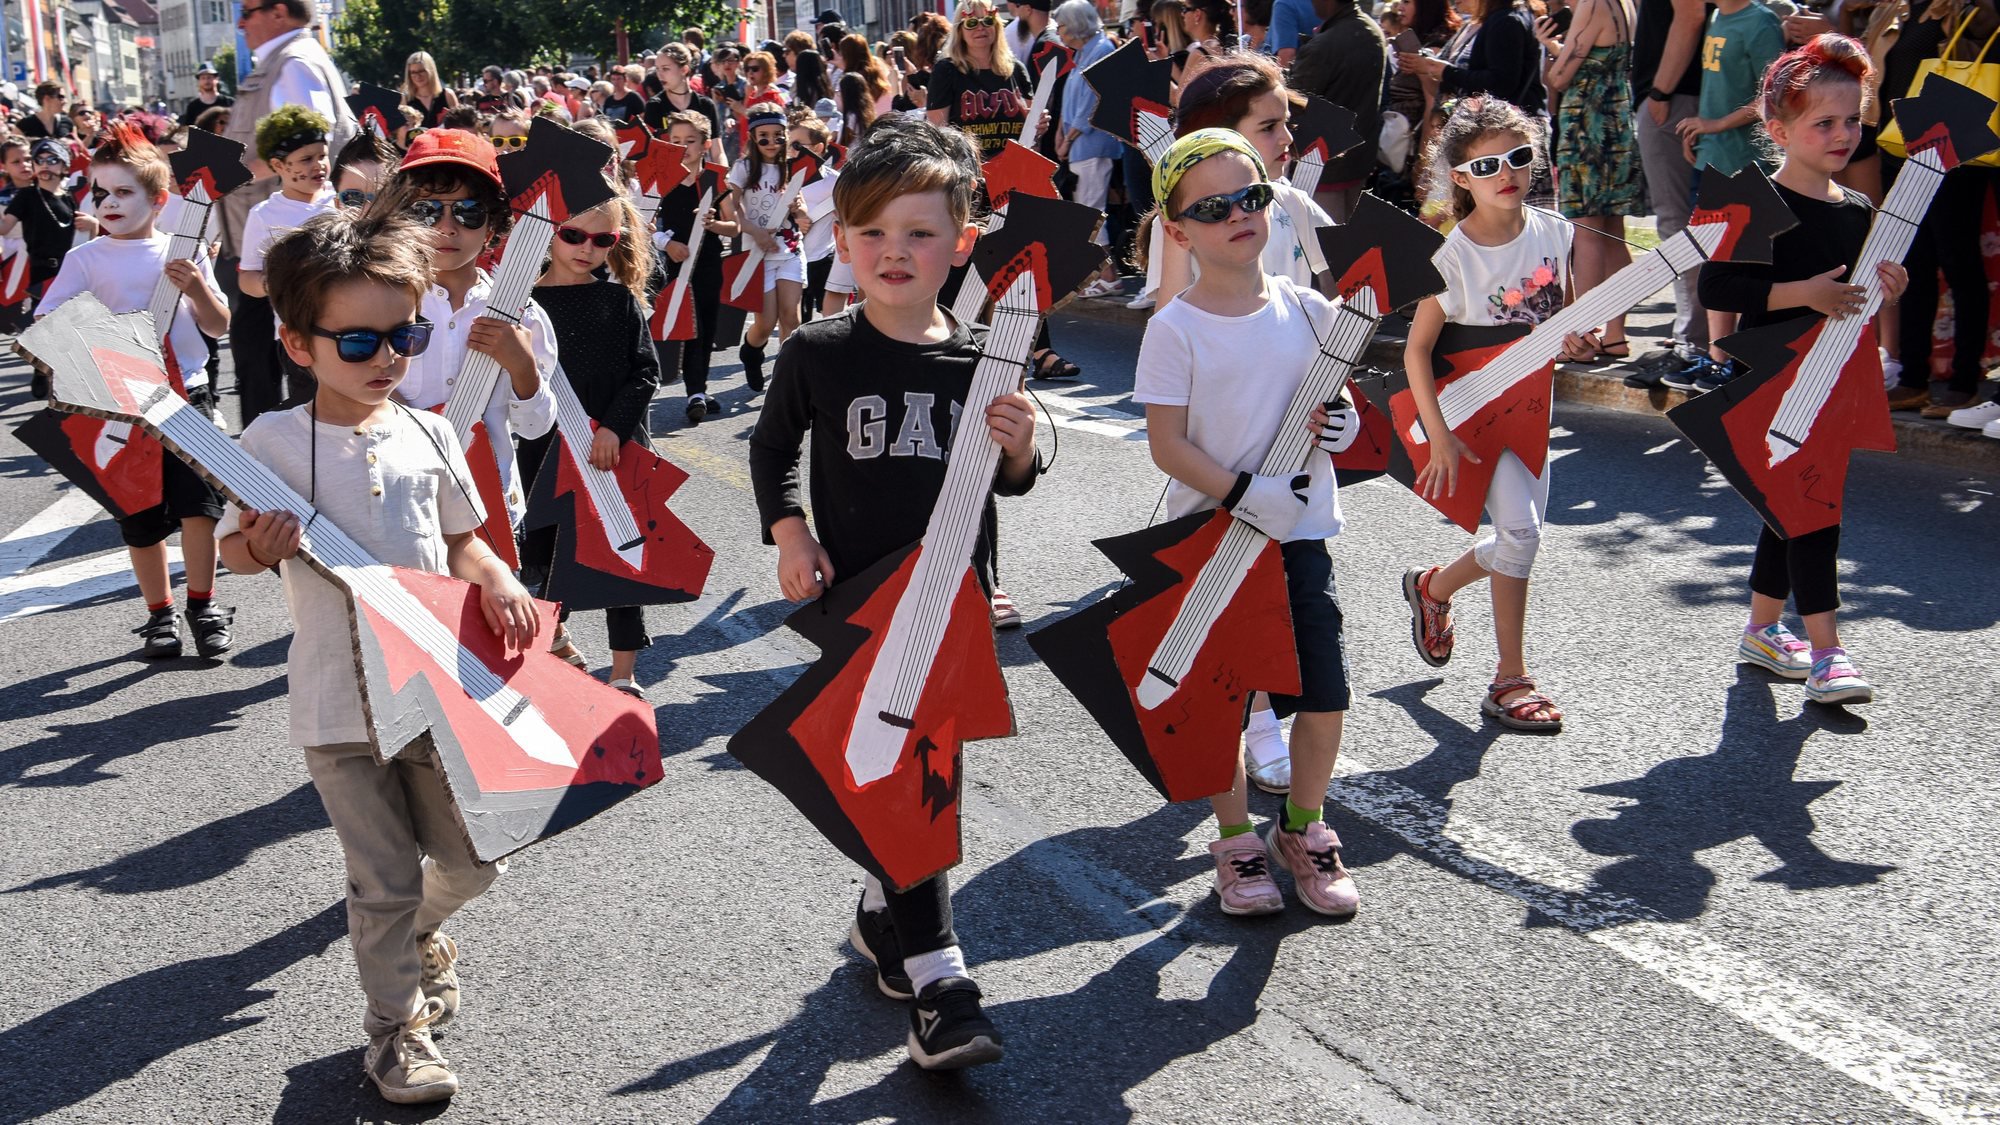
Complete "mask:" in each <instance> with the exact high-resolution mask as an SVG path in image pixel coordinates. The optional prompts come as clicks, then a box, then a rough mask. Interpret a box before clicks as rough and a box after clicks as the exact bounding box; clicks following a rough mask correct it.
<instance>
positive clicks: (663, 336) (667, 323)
mask: <svg viewBox="0 0 2000 1125" xmlns="http://www.w3.org/2000/svg"><path fill="white" fill-rule="evenodd" d="M728 177H729V169H727V168H725V167H723V166H722V165H720V164H711V163H708V162H707V161H704V162H703V163H702V166H701V172H700V173H699V174H698V175H697V176H696V178H695V183H696V185H697V186H699V187H700V189H701V200H700V201H699V202H697V203H696V204H695V205H694V229H693V230H691V231H689V232H688V235H687V248H688V252H687V257H686V258H685V259H684V260H683V261H682V262H681V269H680V273H679V274H678V275H676V276H675V278H674V281H673V284H671V285H669V286H667V287H666V288H665V289H662V290H660V292H659V294H658V295H657V296H655V297H654V298H653V339H655V340H692V339H694V329H695V324H694V317H695V313H694V306H693V305H692V304H690V303H688V286H689V284H691V283H692V282H693V281H694V271H695V263H696V262H698V261H699V260H700V259H701V246H702V243H703V242H705V241H707V239H708V213H709V212H710V211H713V210H714V209H715V206H716V202H717V201H718V200H720V199H721V198H722V197H723V196H725V195H728V194H729V193H730V191H731V190H733V189H731V188H730V186H729V178H728ZM758 300H759V301H760V302H761V301H762V300H763V293H762V291H761V290H760V291H759V292H758Z"/></svg>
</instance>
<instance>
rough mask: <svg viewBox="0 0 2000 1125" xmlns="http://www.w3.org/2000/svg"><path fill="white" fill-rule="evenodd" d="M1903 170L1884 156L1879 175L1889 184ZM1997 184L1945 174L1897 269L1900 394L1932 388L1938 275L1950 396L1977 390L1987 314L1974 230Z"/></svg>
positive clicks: (1999, 176)
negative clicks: (1947, 314) (1901, 284)
mask: <svg viewBox="0 0 2000 1125" xmlns="http://www.w3.org/2000/svg"><path fill="white" fill-rule="evenodd" d="M1901 166H1902V161H1899V160H1896V159H1894V158H1892V157H1890V156H1888V155H1887V154H1884V156H1883V157H1882V170H1883V172H1884V174H1885V175H1886V176H1889V177H1891V179H1892V182H1893V177H1894V174H1895V172H1896V171H1900V169H1901ZM1996 182H2000V173H1996V172H1995V171H1994V170H1992V169H1988V168H1972V167H1966V166H1961V167H1958V168H1954V169H1952V170H1951V171H1950V172H1949V173H1946V175H1945V178H1944V183H1942V184H1940V185H1939V186H1938V193H1937V198H1936V199H1934V200H1932V201H1931V209H1930V211H1929V212H1928V213H1927V214H1926V215H1925V216H1924V224H1923V227H1922V228H1921V229H1919V230H1918V231H1917V236H1916V239H1915V240H1914V241H1912V242H1911V244H1910V253H1909V255H1908V257H1906V258H1905V259H1904V261H1903V264H1904V267H1905V268H1907V269H1908V270H1909V271H1910V285H1909V288H1908V289H1906V290H1904V292H1903V299H1902V303H1901V304H1900V305H1899V306H1898V308H1897V322H1898V324H1899V325H1900V327H1901V328H1902V333H1903V339H1902V345H1901V349H1900V350H1901V355H1900V356H1899V357H1898V358H1900V359H1901V360H1902V363H1903V377H1902V385H1903V386H1905V387H1915V388H1918V389H1923V388H1926V387H1928V386H1929V385H1930V381H1931V352H1932V350H1933V348H1932V345H1931V336H1932V334H1933V330H1934V327H1935V325H1936V322H1937V315H1938V271H1939V270H1943V271H1944V280H1945V284H1946V285H1947V286H1949V287H1950V289H1951V303H1952V324H1953V330H1952V345H1951V374H1950V376H1949V378H1950V380H1951V389H1952V390H1953V391H1954V392H1957V393H1959V394H1968V395H1969V394H1973V393H1974V392H1976V391H1977V390H1978V389H1979V380H1980V379H1981V378H1982V377H1983V374H1982V372H1981V370H1980V360H1981V359H1982V358H1983V357H1984V356H1985V354H1986V330H1987V326H1988V325H1987V319H1988V313H1989V311H1990V309H1989V306H1988V293H1987V287H1986V260H1985V257H1984V255H1983V254H1982V253H1981V252H1980V239H1979V223H1980V221H1981V220H1982V219H1983V218H1985V216H1986V200H1987V199H1988V198H1989V197H1991V196H1992V194H1993V188H1994V185H1995V183H1996Z"/></svg>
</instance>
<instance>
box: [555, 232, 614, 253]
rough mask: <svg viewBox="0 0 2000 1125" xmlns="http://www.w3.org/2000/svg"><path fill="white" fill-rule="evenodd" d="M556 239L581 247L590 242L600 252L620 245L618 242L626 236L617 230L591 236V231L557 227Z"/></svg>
mask: <svg viewBox="0 0 2000 1125" xmlns="http://www.w3.org/2000/svg"><path fill="white" fill-rule="evenodd" d="M556 237H557V238H560V239H562V240H563V241H564V242H567V243H569V244H570V245H571V246H581V245H583V244H584V243H586V242H588V243H590V244H591V245H592V246H595V247H597V248H598V249H599V250H609V249H611V248H612V247H613V246H616V245H618V240H619V239H621V238H623V237H625V236H624V234H623V233H622V232H620V231H615V230H608V231H602V232H600V233H598V234H591V233H590V232H589V231H581V230H578V229H576V228H575V227H557V228H556Z"/></svg>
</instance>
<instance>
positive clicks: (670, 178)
mask: <svg viewBox="0 0 2000 1125" xmlns="http://www.w3.org/2000/svg"><path fill="white" fill-rule="evenodd" d="M616 128H617V135H618V154H619V156H621V157H622V158H623V159H624V160H625V162H626V163H628V164H630V165H631V166H632V174H633V175H634V176H636V177H638V180H639V198H638V199H637V200H636V201H635V202H636V203H637V204H638V206H639V215H640V217H641V218H643V219H645V220H646V221H645V223H644V224H643V225H644V227H645V229H646V230H647V231H648V232H651V231H652V230H654V229H655V228H657V227H658V226H659V222H658V220H659V215H660V202H661V201H662V200H664V199H665V198H666V197H667V193H668V192H670V191H672V190H674V189H675V188H676V187H679V186H680V183H681V181H683V180H685V179H687V176H688V171H687V165H686V164H684V163H682V161H683V160H684V159H686V157H687V150H686V149H684V148H682V147H681V146H680V145H677V144H669V143H668V142H667V141H665V140H663V139H661V138H660V137H659V136H657V135H656V134H655V133H654V132H653V131H652V130H651V129H648V128H646V123H645V122H643V121H621V122H619V123H618V125H617V127H616Z"/></svg>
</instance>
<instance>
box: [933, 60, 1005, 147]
mask: <svg viewBox="0 0 2000 1125" xmlns="http://www.w3.org/2000/svg"><path fill="white" fill-rule="evenodd" d="M928 94H929V96H930V102H929V104H928V105H926V106H925V108H926V109H941V110H944V111H945V120H946V121H948V122H949V123H951V124H952V125H955V126H957V127H958V128H960V129H962V130H964V131H965V134H966V135H967V136H969V137H971V138H972V143H973V144H976V145H978V146H979V159H981V160H991V159H993V158H994V157H996V156H998V155H1000V150H1002V149H1004V148H1006V147H1007V142H1008V141H1012V140H1018V139H1020V136H1021V126H1023V125H1024V124H1026V123H1027V120H1028V100H1029V91H1028V68H1027V67H1025V66H1016V67H1014V69H1012V70H1010V71H1008V72H1007V77H1005V78H1002V77H1000V76H999V75H998V74H995V73H994V72H993V71H990V70H981V71H975V72H974V73H972V74H967V73H965V72H964V71H962V70H960V69H958V66H957V65H956V64H954V63H953V62H952V61H951V60H950V59H939V60H938V62H937V65H936V66H935V67H932V68H931V81H930V88H929V90H928Z"/></svg>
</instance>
